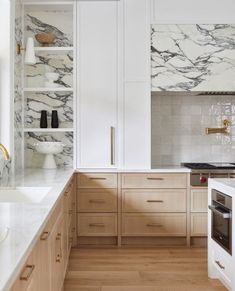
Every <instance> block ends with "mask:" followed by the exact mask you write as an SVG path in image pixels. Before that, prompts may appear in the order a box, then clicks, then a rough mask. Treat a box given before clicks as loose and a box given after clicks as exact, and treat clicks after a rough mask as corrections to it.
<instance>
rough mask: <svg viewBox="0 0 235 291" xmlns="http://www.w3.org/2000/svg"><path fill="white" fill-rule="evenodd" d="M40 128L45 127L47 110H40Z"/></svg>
mask: <svg viewBox="0 0 235 291" xmlns="http://www.w3.org/2000/svg"><path fill="white" fill-rule="evenodd" d="M40 128H47V111H46V110H42V111H41V118H40Z"/></svg>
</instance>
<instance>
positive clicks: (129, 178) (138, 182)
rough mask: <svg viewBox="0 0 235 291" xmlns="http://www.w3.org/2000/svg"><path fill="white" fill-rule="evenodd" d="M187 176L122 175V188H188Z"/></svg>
mask: <svg viewBox="0 0 235 291" xmlns="http://www.w3.org/2000/svg"><path fill="white" fill-rule="evenodd" d="M186 180H187V179H186V174H122V188H186V186H187V181H186Z"/></svg>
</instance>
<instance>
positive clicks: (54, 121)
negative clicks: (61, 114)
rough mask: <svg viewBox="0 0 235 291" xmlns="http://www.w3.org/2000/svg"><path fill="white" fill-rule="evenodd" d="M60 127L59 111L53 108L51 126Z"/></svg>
mask: <svg viewBox="0 0 235 291" xmlns="http://www.w3.org/2000/svg"><path fill="white" fill-rule="evenodd" d="M58 127H59V119H58V112H57V110H52V114H51V128H58Z"/></svg>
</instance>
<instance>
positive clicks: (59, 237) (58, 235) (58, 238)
mask: <svg viewBox="0 0 235 291" xmlns="http://www.w3.org/2000/svg"><path fill="white" fill-rule="evenodd" d="M60 239H61V233H60V232H59V233H57V236H56V240H60Z"/></svg>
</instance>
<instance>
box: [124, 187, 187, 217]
mask: <svg viewBox="0 0 235 291" xmlns="http://www.w3.org/2000/svg"><path fill="white" fill-rule="evenodd" d="M122 211H123V212H186V190H181V189H178V190H177V189H176V190H175V189H172V190H157V189H156V190H138V189H135V190H134V189H130V190H123V191H122Z"/></svg>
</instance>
